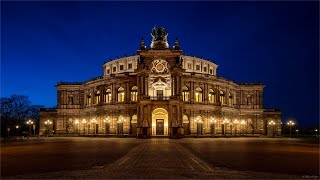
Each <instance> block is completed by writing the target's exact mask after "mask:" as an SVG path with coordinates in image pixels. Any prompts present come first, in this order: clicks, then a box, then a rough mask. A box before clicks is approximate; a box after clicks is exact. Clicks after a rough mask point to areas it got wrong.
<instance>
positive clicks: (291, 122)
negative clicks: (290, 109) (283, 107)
mask: <svg viewBox="0 0 320 180" xmlns="http://www.w3.org/2000/svg"><path fill="white" fill-rule="evenodd" d="M287 124H288V126H289V127H290V137H291V127H292V126H293V125H294V124H295V123H294V122H293V121H289V122H287Z"/></svg>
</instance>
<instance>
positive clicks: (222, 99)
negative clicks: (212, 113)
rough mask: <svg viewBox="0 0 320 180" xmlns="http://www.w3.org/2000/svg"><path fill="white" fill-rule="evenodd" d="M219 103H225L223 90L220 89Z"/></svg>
mask: <svg viewBox="0 0 320 180" xmlns="http://www.w3.org/2000/svg"><path fill="white" fill-rule="evenodd" d="M220 103H221V104H226V102H225V94H224V92H223V91H220Z"/></svg>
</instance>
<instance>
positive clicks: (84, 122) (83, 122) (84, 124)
mask: <svg viewBox="0 0 320 180" xmlns="http://www.w3.org/2000/svg"><path fill="white" fill-rule="evenodd" d="M86 123H87V121H86V120H85V119H83V120H82V124H83V134H85V133H86Z"/></svg>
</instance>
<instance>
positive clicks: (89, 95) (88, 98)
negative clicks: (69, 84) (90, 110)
mask: <svg viewBox="0 0 320 180" xmlns="http://www.w3.org/2000/svg"><path fill="white" fill-rule="evenodd" d="M90 104H91V93H89V94H88V95H87V105H90Z"/></svg>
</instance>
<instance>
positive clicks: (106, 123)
mask: <svg viewBox="0 0 320 180" xmlns="http://www.w3.org/2000/svg"><path fill="white" fill-rule="evenodd" d="M103 122H104V134H107V129H108V134H109V123H110V120H109V118H108V117H106V119H105V120H103Z"/></svg>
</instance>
